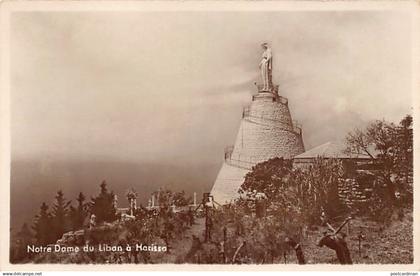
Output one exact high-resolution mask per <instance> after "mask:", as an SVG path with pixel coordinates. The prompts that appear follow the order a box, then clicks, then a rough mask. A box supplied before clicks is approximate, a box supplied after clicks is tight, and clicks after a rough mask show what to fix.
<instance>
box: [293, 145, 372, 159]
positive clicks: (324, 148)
mask: <svg viewBox="0 0 420 276" xmlns="http://www.w3.org/2000/svg"><path fill="white" fill-rule="evenodd" d="M345 148H346V146H345V145H344V144H342V143H338V142H332V141H330V142H327V143H325V144H322V145H320V146H317V147H315V148H312V149H310V150H308V151H305V152H304V153H302V154H299V155H296V156H295V157H294V159H312V158H317V157H324V158H340V159H346V158H357V159H370V157H369V156H368V155H367V154H348V153H344V150H345Z"/></svg>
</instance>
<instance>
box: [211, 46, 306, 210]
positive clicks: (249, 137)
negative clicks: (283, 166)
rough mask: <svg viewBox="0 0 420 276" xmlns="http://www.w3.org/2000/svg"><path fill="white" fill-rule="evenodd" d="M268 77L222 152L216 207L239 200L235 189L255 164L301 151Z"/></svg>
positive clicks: (298, 135) (295, 127)
mask: <svg viewBox="0 0 420 276" xmlns="http://www.w3.org/2000/svg"><path fill="white" fill-rule="evenodd" d="M263 45H264V44H263ZM263 58H264V56H263ZM269 74H270V76H269V77H268V79H269V80H270V83H269V85H268V86H267V85H257V89H258V94H256V95H253V96H252V102H251V105H249V106H248V107H245V108H244V109H243V112H242V121H241V125H240V127H239V132H238V134H237V137H236V141H235V145H234V146H229V147H226V148H225V156H224V159H225V160H224V163H223V165H222V168H221V169H220V171H219V174H218V175H217V178H216V181H215V183H214V185H213V189H212V191H211V194H212V195H213V197H214V200H215V201H217V202H218V203H220V204H224V203H227V202H230V201H231V200H232V199H235V198H237V197H239V193H238V189H239V188H240V186H241V185H242V183H243V181H244V177H245V175H246V174H247V173H248V172H249V171H251V169H252V167H253V166H254V165H255V164H257V163H260V162H263V161H267V160H268V159H270V158H273V157H284V158H293V157H294V156H295V155H298V154H301V153H303V152H304V151H305V148H304V145H303V139H302V129H301V126H300V125H299V124H298V123H297V122H296V121H293V120H292V117H291V115H290V110H289V105H288V100H287V98H284V97H282V96H280V95H279V93H278V85H273V84H272V83H271V70H269ZM264 86H265V87H264Z"/></svg>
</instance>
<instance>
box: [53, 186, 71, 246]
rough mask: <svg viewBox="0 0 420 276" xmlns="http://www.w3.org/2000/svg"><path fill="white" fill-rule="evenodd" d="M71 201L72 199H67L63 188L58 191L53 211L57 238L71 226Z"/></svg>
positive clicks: (55, 236)
mask: <svg viewBox="0 0 420 276" xmlns="http://www.w3.org/2000/svg"><path fill="white" fill-rule="evenodd" d="M70 203H71V202H70V201H66V199H65V198H64V194H63V192H62V191H61V190H60V191H58V192H57V195H56V196H55V203H54V206H53V211H52V223H53V233H54V238H55V240H57V239H59V238H60V237H61V236H62V235H63V234H64V233H65V232H66V231H68V230H69V228H70V227H69V226H70V225H69V224H70V223H69V216H68V215H69V205H70Z"/></svg>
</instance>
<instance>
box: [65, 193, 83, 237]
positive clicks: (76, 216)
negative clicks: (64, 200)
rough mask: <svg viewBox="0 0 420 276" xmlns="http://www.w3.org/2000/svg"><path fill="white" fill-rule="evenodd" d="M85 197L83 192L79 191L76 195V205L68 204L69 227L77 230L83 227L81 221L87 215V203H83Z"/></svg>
mask: <svg viewBox="0 0 420 276" xmlns="http://www.w3.org/2000/svg"><path fill="white" fill-rule="evenodd" d="M85 199H86V197H85V196H84V195H83V193H81V192H80V193H79V196H78V197H77V203H78V204H77V207H76V208H75V207H73V206H70V211H69V217H70V221H71V229H72V230H78V229H81V228H83V222H84V221H85V219H86V217H87V213H88V212H87V204H86V203H85Z"/></svg>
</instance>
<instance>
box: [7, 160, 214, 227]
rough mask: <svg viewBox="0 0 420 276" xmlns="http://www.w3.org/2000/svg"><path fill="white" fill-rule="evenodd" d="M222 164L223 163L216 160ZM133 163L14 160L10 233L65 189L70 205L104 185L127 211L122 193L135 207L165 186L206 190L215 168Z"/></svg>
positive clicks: (209, 185) (211, 180) (188, 192)
mask: <svg viewBox="0 0 420 276" xmlns="http://www.w3.org/2000/svg"><path fill="white" fill-rule="evenodd" d="M220 162H221V161H220ZM174 163H175V164H150V163H144V164H135V163H128V162H113V161H97V160H94V161H81V162H76V161H56V162H48V163H45V162H39V161H36V160H26V161H21V160H20V161H12V166H11V185H10V186H11V197H10V200H11V203H10V205H11V228H12V231H14V230H16V229H19V228H20V227H21V225H22V223H23V222H25V221H26V222H28V223H32V218H33V216H34V215H35V214H36V213H37V212H38V209H39V206H40V204H41V203H42V202H43V201H45V202H46V203H47V204H48V205H50V204H51V203H52V202H53V200H54V196H55V194H56V192H57V191H58V190H63V192H64V195H65V197H66V198H67V199H68V200H73V203H74V204H75V203H76V202H75V198H76V196H77V194H78V193H79V192H83V193H84V194H85V195H86V197H87V198H88V199H90V197H91V196H93V195H96V194H97V193H98V192H99V184H100V183H101V181H102V180H106V181H107V183H108V186H109V189H111V190H113V191H114V192H115V193H116V194H117V196H118V199H119V206H127V199H126V198H125V193H126V191H127V190H128V189H129V188H131V187H133V188H134V189H136V191H137V192H138V194H139V198H138V202H139V203H141V204H146V202H147V199H148V198H149V196H150V193H151V192H153V191H155V190H157V189H158V188H159V187H163V186H165V187H166V188H168V189H171V190H174V191H181V190H184V191H185V192H186V193H187V194H191V195H192V194H193V192H197V196H198V197H199V198H201V194H202V193H203V192H206V191H210V189H211V187H212V185H213V181H214V179H215V178H216V174H217V171H218V169H219V167H220V165H221V164H219V163H214V164H211V163H206V164H203V163H200V162H197V163H195V164H191V163H190V164H184V163H180V164H176V160H174Z"/></svg>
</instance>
